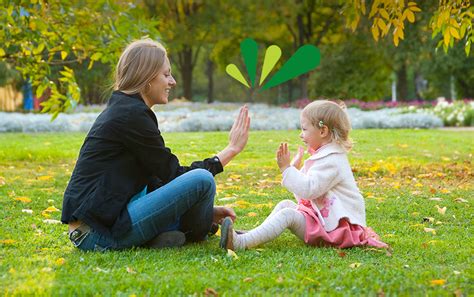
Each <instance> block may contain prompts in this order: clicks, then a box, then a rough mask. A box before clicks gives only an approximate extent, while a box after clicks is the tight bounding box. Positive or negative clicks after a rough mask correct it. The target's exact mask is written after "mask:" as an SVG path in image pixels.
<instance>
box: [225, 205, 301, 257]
mask: <svg viewBox="0 0 474 297" xmlns="http://www.w3.org/2000/svg"><path fill="white" fill-rule="evenodd" d="M297 208H298V205H297V204H296V203H295V202H293V201H291V200H283V201H280V202H279V203H278V204H277V205H276V206H275V208H274V209H273V211H272V212H271V213H270V215H269V216H268V217H267V218H266V219H265V221H264V222H263V223H262V224H261V225H260V226H258V227H257V228H255V229H253V230H250V231H249V232H248V233H245V234H240V235H238V234H236V233H235V232H234V234H233V235H234V248H235V249H245V248H251V247H254V246H258V245H261V244H263V243H266V242H269V241H272V240H273V239H275V238H277V237H278V236H280V234H281V233H283V231H285V229H289V230H290V231H291V232H292V233H293V234H295V235H296V236H297V237H298V238H299V239H301V240H304V233H305V226H306V223H305V217H304V215H303V214H302V213H301V212H299V211H298V210H297Z"/></svg>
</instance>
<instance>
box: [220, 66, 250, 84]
mask: <svg viewBox="0 0 474 297" xmlns="http://www.w3.org/2000/svg"><path fill="white" fill-rule="evenodd" d="M225 72H227V74H228V75H230V76H232V77H233V78H234V79H236V80H237V81H239V82H240V83H241V84H243V85H244V86H246V87H247V88H250V86H249V84H248V83H247V81H246V80H245V78H244V76H243V75H242V72H240V70H239V68H238V67H237V66H235V64H229V65H227V67H226V68H225Z"/></svg>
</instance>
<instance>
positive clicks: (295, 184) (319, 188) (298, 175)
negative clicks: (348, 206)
mask: <svg viewBox="0 0 474 297" xmlns="http://www.w3.org/2000/svg"><path fill="white" fill-rule="evenodd" d="M325 161H326V160H325ZM318 163H319V164H315V165H314V166H313V167H311V169H310V170H309V172H308V174H304V173H303V172H301V171H299V170H298V169H296V168H295V167H293V166H290V167H288V168H287V169H286V170H285V171H284V172H283V180H282V185H283V186H284V187H285V188H287V189H288V191H290V192H292V193H293V194H295V195H296V196H298V197H301V198H304V199H309V200H314V199H316V198H318V197H321V196H322V195H324V194H325V193H327V192H328V191H329V190H330V189H331V188H332V187H334V186H335V185H336V184H337V183H339V174H338V168H337V165H336V164H335V163H334V162H327V161H326V162H321V161H320V162H318Z"/></svg>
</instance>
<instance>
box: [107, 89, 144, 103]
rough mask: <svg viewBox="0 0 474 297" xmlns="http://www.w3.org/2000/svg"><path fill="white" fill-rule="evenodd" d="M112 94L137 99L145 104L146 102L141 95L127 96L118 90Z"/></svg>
mask: <svg viewBox="0 0 474 297" xmlns="http://www.w3.org/2000/svg"><path fill="white" fill-rule="evenodd" d="M112 94H114V95H120V96H127V97H132V98H135V99H138V100H140V101H143V102H145V101H144V100H143V98H142V96H141V95H140V93H135V94H126V93H124V92H122V91H118V90H117V91H114V92H113V93H112Z"/></svg>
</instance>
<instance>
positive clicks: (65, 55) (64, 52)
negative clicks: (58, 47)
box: [61, 51, 67, 60]
mask: <svg viewBox="0 0 474 297" xmlns="http://www.w3.org/2000/svg"><path fill="white" fill-rule="evenodd" d="M66 57H67V52H66V51H61V60H64V59H66Z"/></svg>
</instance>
